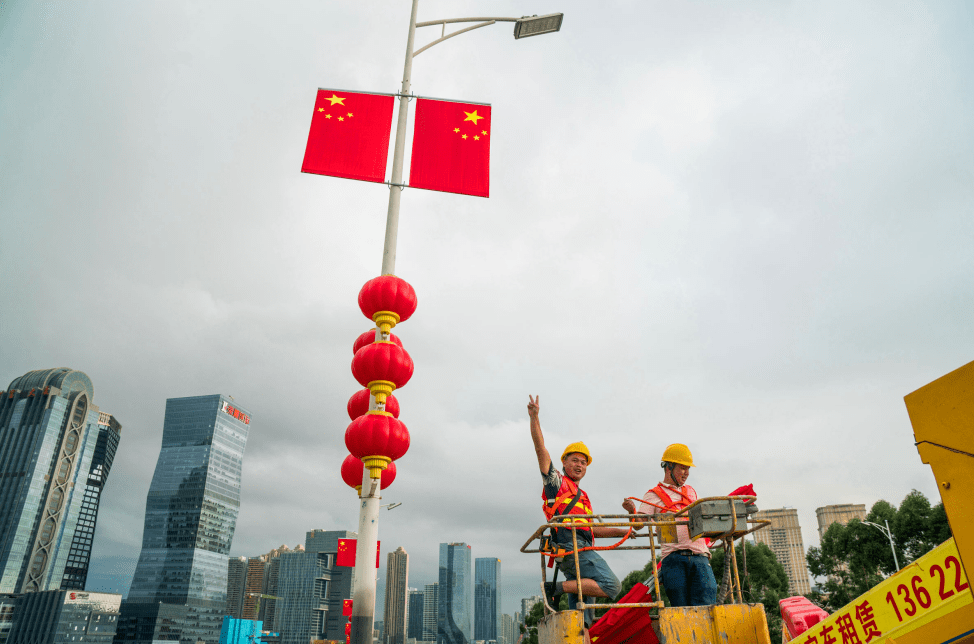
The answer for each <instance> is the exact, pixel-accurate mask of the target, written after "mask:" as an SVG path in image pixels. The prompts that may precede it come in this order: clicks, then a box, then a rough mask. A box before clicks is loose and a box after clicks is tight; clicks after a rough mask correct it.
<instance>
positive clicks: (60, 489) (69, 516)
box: [0, 368, 121, 593]
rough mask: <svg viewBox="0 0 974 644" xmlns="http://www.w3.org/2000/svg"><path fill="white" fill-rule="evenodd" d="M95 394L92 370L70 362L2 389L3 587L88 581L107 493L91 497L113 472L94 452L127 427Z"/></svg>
mask: <svg viewBox="0 0 974 644" xmlns="http://www.w3.org/2000/svg"><path fill="white" fill-rule="evenodd" d="M93 397H94V387H93V386H92V384H91V380H90V379H89V378H88V376H87V375H85V374H84V373H82V372H80V371H73V370H71V369H66V368H60V369H45V370H41V371H31V372H29V373H27V374H24V375H23V376H21V377H20V378H17V379H15V380H14V381H13V382H11V383H10V386H9V387H8V388H7V390H6V391H3V392H0V593H30V592H38V591H45V590H57V589H59V588H61V587H62V584H66V585H65V586H64V587H65V588H79V589H80V588H81V587H82V586H83V585H84V580H85V578H86V577H87V574H88V573H87V568H88V556H89V554H90V552H91V541H92V539H93V537H94V530H95V518H96V516H97V512H98V496H99V495H100V491H101V485H100V484H99V485H98V491H97V494H95V495H94V496H92V495H90V494H89V488H90V487H91V484H90V481H91V478H92V476H93V474H94V471H95V470H98V473H97V474H94V475H95V476H96V477H98V478H99V480H100V482H101V483H103V482H104V477H106V476H107V475H108V468H107V467H105V466H104V464H105V457H104V455H103V456H101V457H97V456H96V455H95V453H96V451H97V449H98V446H99V445H102V444H103V442H102V439H104V445H105V449H106V452H107V450H108V446H107V445H108V443H109V442H110V438H109V437H108V435H107V433H108V432H110V431H114V438H113V439H112V440H114V445H117V443H118V429H119V428H120V427H121V426H120V425H118V423H117V421H115V420H114V418H111V416H110V415H108V414H101V413H100V412H99V411H98V407H96V406H95V405H94V404H93V402H92V399H93ZM101 417H105V418H106V424H105V425H100V424H99V418H101ZM107 419H111V421H108V420H107ZM111 450H112V451H113V450H114V447H112V448H111ZM110 461H111V459H110V458H108V459H107V462H108V464H109V466H110ZM99 464H101V465H99ZM79 521H80V523H81V524H82V525H81V527H80V530H79ZM75 546H77V547H75ZM69 552H71V555H72V556H71V558H70V561H69ZM79 582H80V584H81V586H78V585H77V584H78V583H79Z"/></svg>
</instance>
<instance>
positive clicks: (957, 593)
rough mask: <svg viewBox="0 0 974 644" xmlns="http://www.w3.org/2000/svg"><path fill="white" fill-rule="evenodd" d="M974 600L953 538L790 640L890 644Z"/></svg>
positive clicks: (801, 643) (813, 643)
mask: <svg viewBox="0 0 974 644" xmlns="http://www.w3.org/2000/svg"><path fill="white" fill-rule="evenodd" d="M971 601H972V595H971V590H970V586H969V584H968V581H967V575H966V574H965V573H964V568H963V566H961V563H960V557H959V556H958V555H957V546H955V545H954V540H953V539H949V540H948V541H946V542H944V543H942V544H941V545H939V546H937V547H936V548H934V549H933V550H931V551H930V552H928V553H927V554H925V555H924V556H922V557H920V558H919V559H917V560H916V561H914V562H913V563H912V564H910V565H909V566H907V567H906V568H904V569H903V570H900V571H899V572H898V573H896V574H895V575H893V576H892V577H890V578H889V579H886V580H885V581H883V582H882V583H881V584H879V585H878V586H876V587H874V588H873V589H872V590H870V591H869V592H867V593H864V594H863V595H860V596H859V597H857V598H856V599H854V600H853V601H852V602H851V603H849V604H847V605H846V606H844V607H843V608H842V609H841V610H838V611H836V612H835V613H833V614H832V615H830V616H829V618H828V619H826V620H825V621H823V622H820V623H818V624H816V625H815V626H813V627H812V628H810V629H808V630H807V631H805V632H804V633H802V634H801V635H799V636H798V637H796V638H794V639H793V640H791V642H792V644H795V643H797V644H869V643H870V642H877V643H879V644H885V643H886V642H887V640H888V638H895V637H899V636H902V635H905V634H907V633H909V632H911V631H914V630H916V629H918V628H920V627H922V626H924V625H925V624H929V623H930V622H932V621H934V620H936V619H938V618H940V617H942V616H944V615H947V614H948V613H951V612H953V611H955V610H958V609H959V608H962V607H964V606H966V605H968V604H970V603H971ZM972 627H974V625H972ZM957 635H961V633H958V634H957ZM931 644H934V643H931Z"/></svg>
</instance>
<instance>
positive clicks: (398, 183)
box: [349, 0, 563, 644]
mask: <svg viewBox="0 0 974 644" xmlns="http://www.w3.org/2000/svg"><path fill="white" fill-rule="evenodd" d="M418 6H419V0H413V6H412V11H411V12H410V15H409V36H408V37H407V38H406V60H405V63H404V65H403V70H402V85H401V87H400V89H399V117H398V120H397V121H396V144H395V147H394V148H393V153H392V179H391V181H390V182H389V184H390V185H389V210H388V213H387V215H386V235H385V243H384V245H383V249H382V272H381V275H393V274H395V271H396V242H397V238H398V235H399V202H400V200H401V198H402V191H403V188H405V186H404V184H403V182H402V164H403V157H404V156H405V152H406V117H407V115H408V110H409V98H410V96H409V88H410V85H411V77H412V72H413V57H414V56H416V55H418V54H420V53H422V52H424V51H425V50H427V49H429V48H430V47H432V46H433V45H435V44H437V43H440V42H443V41H444V40H447V39H448V38H452V37H454V36H457V35H459V34H461V33H465V32H467V31H470V30H472V29H477V28H479V27H486V26H489V25H492V24H494V23H496V22H513V23H515V27H514V38H515V39H518V38H526V37H528V36H538V35H541V34H546V33H553V32H555V31H558V30H559V29H561V22H562V17H563V16H562V14H560V13H558V14H549V15H545V16H525V17H522V18H451V19H447V20H436V21H432V22H423V23H419V24H417V23H416V10H417V8H418ZM477 21H482V22H480V24H477V25H474V26H472V27H467V28H466V29H460V30H458V31H455V32H453V33H451V34H446V24H447V23H457V22H477ZM438 24H442V25H443V34H441V38H440V39H439V40H435V41H433V42H431V43H429V44H427V45H425V46H424V47H422V48H420V49H419V50H418V51H416V52H413V42H414V40H415V36H416V27H426V26H431V25H438ZM388 339H389V337H388V335H383V334H382V332H381V331H380V329H379V327H378V325H377V326H376V329H375V340H376V342H379V341H383V340H388ZM380 408H382V409H384V406H380V405H379V404H378V403H377V402H376V400H375V396H374V395H371V396H370V397H369V409H380ZM362 469H363V471H362V492H361V494H360V495H359V500H360V503H359V521H358V538H357V545H356V550H355V587H354V588H353V589H352V597H353V601H352V618H351V626H352V628H351V633H350V636H349V641H350V643H351V644H372V629H373V626H374V621H375V585H376V566H375V559H374V557H376V556H377V555H376V548H377V543H378V540H379V509H380V507H381V506H380V502H381V501H382V493H381V486H380V484H379V482H380V479H378V478H375V479H373V478H371V476H370V474H369V468H367V467H364V468H362ZM393 507H395V505H393V506H392V507H389V509H390V510H391V509H392V508H393Z"/></svg>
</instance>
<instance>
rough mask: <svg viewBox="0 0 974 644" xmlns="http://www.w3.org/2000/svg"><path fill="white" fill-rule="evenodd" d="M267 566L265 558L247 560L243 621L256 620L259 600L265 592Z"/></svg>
mask: <svg viewBox="0 0 974 644" xmlns="http://www.w3.org/2000/svg"><path fill="white" fill-rule="evenodd" d="M266 569H267V564H266V562H265V561H264V558H263V557H251V558H250V559H248V560H247V576H246V579H245V581H244V596H243V610H241V611H240V614H241V615H242V619H249V620H256V619H257V608H258V601H257V600H258V599H260V595H261V593H263V592H264V580H265V578H266V575H265V572H266Z"/></svg>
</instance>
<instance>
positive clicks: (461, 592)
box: [436, 543, 473, 644]
mask: <svg viewBox="0 0 974 644" xmlns="http://www.w3.org/2000/svg"><path fill="white" fill-rule="evenodd" d="M438 590H439V611H438V612H437V628H436V631H437V632H436V641H437V642H438V643H439V644H471V643H472V642H473V637H472V635H473V633H471V628H470V626H471V624H470V621H471V620H470V618H471V617H472V615H471V613H472V612H473V611H472V610H471V609H472V608H473V607H472V606H471V601H470V546H468V545H467V544H465V543H441V544H440V581H439V588H438Z"/></svg>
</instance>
